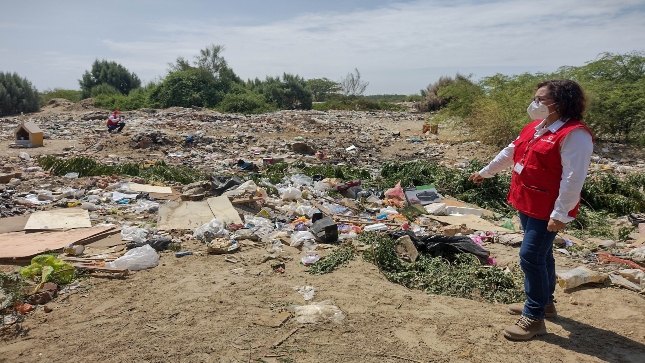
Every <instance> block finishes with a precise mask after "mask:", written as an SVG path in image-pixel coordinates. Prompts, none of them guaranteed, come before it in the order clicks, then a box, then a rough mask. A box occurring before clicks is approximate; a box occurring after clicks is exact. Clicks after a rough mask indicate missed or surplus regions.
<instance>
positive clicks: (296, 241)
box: [289, 231, 316, 247]
mask: <svg viewBox="0 0 645 363" xmlns="http://www.w3.org/2000/svg"><path fill="white" fill-rule="evenodd" d="M315 238H316V237H314V235H313V233H311V232H309V231H298V232H296V233H294V234H292V235H291V243H289V246H291V247H300V246H302V245H303V243H304V242H305V241H307V240H309V241H313V240H315Z"/></svg>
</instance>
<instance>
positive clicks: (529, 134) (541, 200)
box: [468, 80, 593, 340]
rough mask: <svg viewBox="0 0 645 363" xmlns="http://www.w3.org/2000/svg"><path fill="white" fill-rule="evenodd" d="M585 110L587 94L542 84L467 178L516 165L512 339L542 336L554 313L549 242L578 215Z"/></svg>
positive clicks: (586, 149)
mask: <svg viewBox="0 0 645 363" xmlns="http://www.w3.org/2000/svg"><path fill="white" fill-rule="evenodd" d="M584 109H585V96H584V93H583V91H582V88H581V87H580V86H579V85H578V84H577V83H576V82H574V81H570V80H550V81H544V82H540V83H539V84H538V87H537V91H536V92H535V98H533V102H532V103H531V104H530V105H529V107H528V109H527V112H528V113H529V116H531V119H532V120H534V121H533V122H531V123H529V124H528V125H526V126H525V127H524V129H522V131H521V132H520V135H519V136H518V137H517V139H515V141H513V142H512V143H511V144H510V145H508V146H507V147H506V148H505V149H504V150H502V151H501V152H500V153H499V154H498V155H497V156H496V157H495V159H493V161H491V162H490V164H488V165H487V166H486V167H485V168H483V169H482V170H480V171H479V172H476V173H473V174H472V175H471V176H470V177H469V178H468V180H472V181H473V182H475V183H481V182H482V181H483V180H484V178H490V177H493V176H494V175H495V174H497V173H499V172H500V171H502V170H504V169H505V168H507V167H513V171H512V177H511V189H510V191H509V193H508V197H507V198H508V202H509V203H510V204H511V205H513V207H515V208H516V209H517V210H518V211H519V215H520V222H521V224H522V229H524V239H523V240H522V247H521V248H520V266H521V268H522V270H523V271H524V276H525V277H524V290H525V292H526V303H525V304H514V305H511V306H509V313H511V314H518V315H519V314H521V315H522V316H521V317H520V319H519V320H518V321H517V323H515V325H512V326H509V327H506V329H504V336H505V337H507V338H509V339H512V340H529V339H531V338H533V337H534V336H535V335H543V334H546V326H545V325H544V318H545V317H549V318H550V317H556V316H557V313H556V309H555V305H554V298H553V292H554V291H555V260H554V258H553V240H554V239H555V236H556V234H557V233H558V231H562V230H564V229H565V227H566V224H567V223H568V222H571V221H572V220H573V219H574V218H575V216H576V214H577V212H578V207H579V205H580V191H581V190H582V185H583V183H584V180H585V178H586V176H587V169H588V167H589V162H590V160H591V154H592V152H593V137H592V134H591V131H590V130H589V128H588V127H587V126H585V124H583V123H582V122H581V120H582V114H583V112H584Z"/></svg>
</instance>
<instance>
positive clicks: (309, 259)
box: [300, 253, 320, 266]
mask: <svg viewBox="0 0 645 363" xmlns="http://www.w3.org/2000/svg"><path fill="white" fill-rule="evenodd" d="M319 260H320V256H319V255H318V254H311V253H308V254H306V255H304V256H303V257H302V258H301V259H300V262H302V264H303V265H304V266H309V265H311V264H314V263H316V262H318V261H319Z"/></svg>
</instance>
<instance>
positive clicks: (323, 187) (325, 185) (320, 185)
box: [314, 181, 331, 192]
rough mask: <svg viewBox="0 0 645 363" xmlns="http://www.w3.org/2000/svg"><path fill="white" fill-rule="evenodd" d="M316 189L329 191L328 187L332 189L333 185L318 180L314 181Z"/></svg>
mask: <svg viewBox="0 0 645 363" xmlns="http://www.w3.org/2000/svg"><path fill="white" fill-rule="evenodd" d="M314 189H316V190H319V191H321V192H324V191H327V190H328V189H331V185H329V183H324V182H322V181H317V182H314Z"/></svg>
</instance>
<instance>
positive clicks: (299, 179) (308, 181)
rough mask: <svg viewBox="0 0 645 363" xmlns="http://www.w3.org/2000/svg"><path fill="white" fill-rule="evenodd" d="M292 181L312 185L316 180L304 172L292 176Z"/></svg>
mask: <svg viewBox="0 0 645 363" xmlns="http://www.w3.org/2000/svg"><path fill="white" fill-rule="evenodd" d="M291 182H292V183H293V184H296V185H302V186H310V185H312V184H313V183H314V180H313V179H312V178H311V177H310V176H306V175H304V174H295V175H292V176H291Z"/></svg>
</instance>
